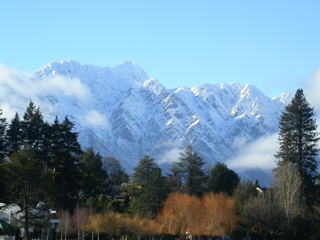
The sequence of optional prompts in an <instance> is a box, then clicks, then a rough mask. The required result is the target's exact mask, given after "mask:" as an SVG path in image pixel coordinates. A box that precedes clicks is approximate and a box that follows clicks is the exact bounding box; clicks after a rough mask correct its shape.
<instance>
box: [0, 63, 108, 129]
mask: <svg viewBox="0 0 320 240" xmlns="http://www.w3.org/2000/svg"><path fill="white" fill-rule="evenodd" d="M47 95H51V96H54V97H56V98H57V99H62V100H63V101H66V100H67V99H70V98H76V99H79V100H80V101H85V100H87V99H88V98H90V97H91V93H90V91H89V90H88V88H87V87H86V86H85V85H84V84H82V83H81V81H80V80H79V79H75V78H71V79H70V78H66V77H62V76H54V77H53V78H43V79H41V80H40V81H37V80H31V79H30V75H29V74H27V73H22V72H19V71H17V70H14V69H11V68H8V67H6V66H4V65H1V64H0V109H2V110H3V116H2V117H6V118H7V119H11V118H12V117H13V116H14V114H15V111H18V112H21V111H23V110H24V109H25V107H26V106H27V105H28V103H29V100H33V101H35V103H36V102H37V99H35V96H47ZM98 119H100V123H99V124H105V123H103V121H102V120H101V117H98Z"/></svg>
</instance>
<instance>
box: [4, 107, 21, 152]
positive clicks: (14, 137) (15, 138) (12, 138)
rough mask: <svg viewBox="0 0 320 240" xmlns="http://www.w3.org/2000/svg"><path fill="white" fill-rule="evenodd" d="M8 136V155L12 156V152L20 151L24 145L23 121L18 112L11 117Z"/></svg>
mask: <svg viewBox="0 0 320 240" xmlns="http://www.w3.org/2000/svg"><path fill="white" fill-rule="evenodd" d="M6 138H7V144H8V145H7V149H8V155H9V157H10V156H11V155H12V153H14V152H18V151H19V150H20V148H21V146H23V136H22V122H21V120H20V117H19V114H18V113H17V112H16V114H15V115H14V117H13V118H12V119H11V122H10V124H9V127H8V130H7V134H6Z"/></svg>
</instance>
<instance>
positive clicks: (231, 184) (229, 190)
mask: <svg viewBox="0 0 320 240" xmlns="http://www.w3.org/2000/svg"><path fill="white" fill-rule="evenodd" d="M210 180H211V181H210V190H211V191H212V192H213V193H220V192H223V193H225V194H227V195H229V196H231V195H233V192H234V190H235V188H236V187H237V185H238V183H239V177H238V175H237V174H236V173H235V172H234V171H232V170H231V169H229V168H228V167H227V165H226V164H224V163H220V162H218V163H217V164H216V165H215V166H214V167H213V168H212V170H211V179H210Z"/></svg>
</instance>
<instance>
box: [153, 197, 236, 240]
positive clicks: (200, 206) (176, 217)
mask: <svg viewBox="0 0 320 240" xmlns="http://www.w3.org/2000/svg"><path fill="white" fill-rule="evenodd" d="M158 221H159V224H160V231H161V232H162V233H166V234H171V235H179V237H180V238H185V237H186V235H189V234H191V235H192V236H202V235H207V236H219V235H225V234H227V233H228V232H231V231H232V230H233V229H234V228H235V226H236V222H237V215H236V207H235V203H234V201H233V200H232V199H231V198H230V197H228V196H226V195H224V194H213V193H210V194H206V195H205V196H204V197H203V198H202V199H200V198H197V197H195V196H189V195H187V194H181V193H173V194H171V195H170V196H169V197H168V199H167V200H166V202H165V203H164V207H163V209H162V211H161V213H160V214H159V216H158Z"/></svg>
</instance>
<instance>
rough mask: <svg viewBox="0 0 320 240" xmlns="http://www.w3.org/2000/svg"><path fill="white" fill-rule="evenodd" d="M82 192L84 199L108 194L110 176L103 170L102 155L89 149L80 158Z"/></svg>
mask: <svg viewBox="0 0 320 240" xmlns="http://www.w3.org/2000/svg"><path fill="white" fill-rule="evenodd" d="M79 165H80V174H81V190H82V194H83V195H84V197H86V198H89V197H98V196H99V195H100V194H106V193H107V189H108V182H109V181H108V176H107V173H106V171H105V170H104V169H103V164H102V157H101V155H100V154H99V153H98V154H95V153H94V151H93V148H88V149H87V150H86V151H85V152H84V153H83V154H82V155H81V157H80V161H79Z"/></svg>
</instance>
